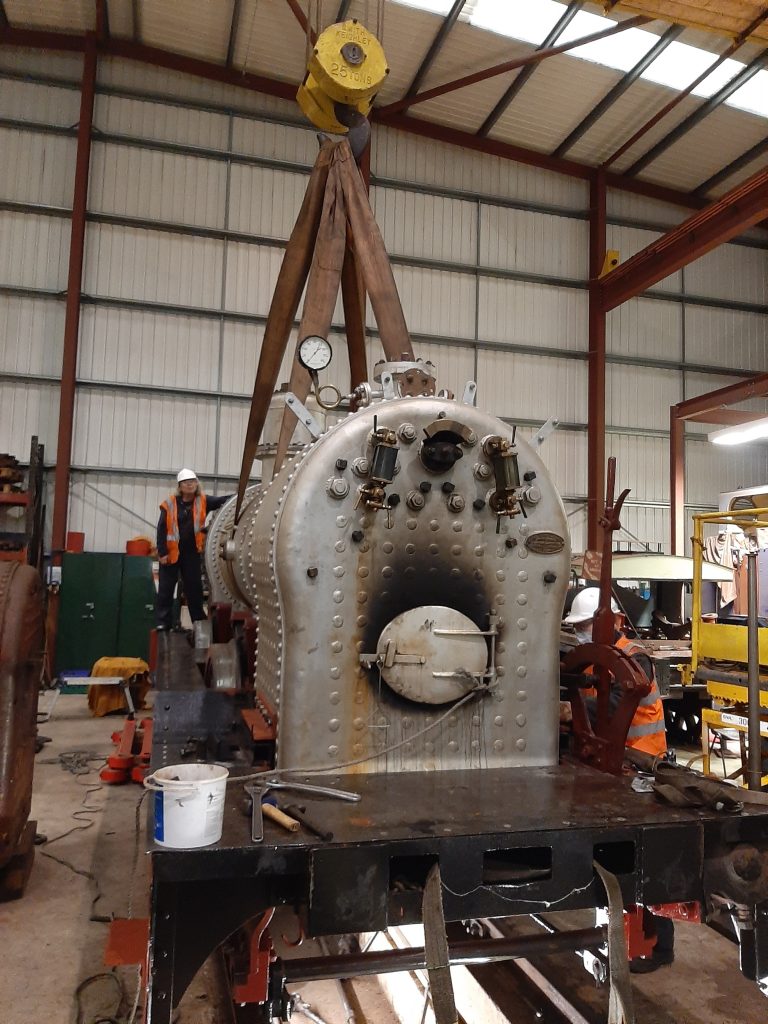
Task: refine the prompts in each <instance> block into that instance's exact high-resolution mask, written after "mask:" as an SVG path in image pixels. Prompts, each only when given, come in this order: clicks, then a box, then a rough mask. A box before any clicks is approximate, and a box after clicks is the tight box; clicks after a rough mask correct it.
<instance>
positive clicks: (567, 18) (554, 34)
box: [477, 0, 584, 137]
mask: <svg viewBox="0 0 768 1024" xmlns="http://www.w3.org/2000/svg"><path fill="white" fill-rule="evenodd" d="M583 6H584V0H572V2H571V3H569V4H568V6H567V7H566V9H565V11H564V12H563V14H562V16H561V17H560V18H559V19H558V20H557V23H556V24H555V25H553V26H552V28H551V29H550V32H549V35H548V36H547V37H546V39H544V41H543V42H542V43H541V44H540V45H539V46H537V47H536V49H537V50H546V49H547V48H548V47H550V46H554V44H555V43H556V42H557V40H558V39H559V38H560V36H561V35H562V34H563V32H564V31H565V30H566V28H568V26H569V25H570V23H571V22H572V21H573V19H574V18H575V17H576V15H577V14H578V13H579V11H580V10H581V8H582V7H583ZM537 67H538V65H537V64H529V65H528V66H527V67H524V68H521V70H520V72H519V74H518V75H517V76H516V77H515V80H514V81H513V82H512V84H511V85H510V86H509V88H508V89H507V90H506V92H505V93H504V95H503V96H502V97H501V99H500V100H499V101H498V103H497V104H496V106H495V107H494V108H493V110H492V111H491V112H490V114H489V115H488V117H486V119H485V120H484V121H483V123H482V124H481V125H480V127H479V129H478V131H477V134H478V135H480V136H481V137H484V136H486V135H487V134H488V132H489V131H490V130H491V128H493V126H494V125H495V124H496V122H497V121H498V120H499V118H500V117H501V115H502V114H503V113H504V111H505V110H506V109H507V107H508V106H509V105H510V103H511V102H512V100H514V98H515V97H516V96H517V94H518V93H519V92H520V90H521V89H522V88H523V86H524V85H525V83H526V82H527V81H528V79H529V78H530V77H531V75H532V74H533V73H534V71H535V70H536V68H537Z"/></svg>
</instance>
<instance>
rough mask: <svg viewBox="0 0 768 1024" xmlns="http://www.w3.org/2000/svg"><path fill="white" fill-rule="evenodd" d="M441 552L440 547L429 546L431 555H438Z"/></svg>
mask: <svg viewBox="0 0 768 1024" xmlns="http://www.w3.org/2000/svg"><path fill="white" fill-rule="evenodd" d="M439 550H440V548H439V547H438V545H437V544H430V545H429V553H430V554H431V555H436V554H437V553H438V551H439Z"/></svg>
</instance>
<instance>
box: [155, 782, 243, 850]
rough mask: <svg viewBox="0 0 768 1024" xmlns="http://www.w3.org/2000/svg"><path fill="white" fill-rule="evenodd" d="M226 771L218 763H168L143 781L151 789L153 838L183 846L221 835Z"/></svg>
mask: <svg viewBox="0 0 768 1024" xmlns="http://www.w3.org/2000/svg"><path fill="white" fill-rule="evenodd" d="M228 777H229V772H228V771H227V769H226V768H222V766H221V765H219V764H172V765H169V766H168V767H167V768H158V770H157V771H156V772H154V773H153V774H152V775H150V776H149V777H148V778H147V779H146V780H145V782H144V784H145V786H146V787H147V789H151V790H154V793H155V842H156V843H158V844H159V845H160V846H171V847H173V848H174V849H184V848H187V849H188V848H190V847H195V846H210V845H211V843H217V842H218V841H219V839H221V829H222V825H223V822H224V798H225V796H226V792H227V778H228Z"/></svg>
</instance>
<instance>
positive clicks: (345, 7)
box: [336, 0, 352, 22]
mask: <svg viewBox="0 0 768 1024" xmlns="http://www.w3.org/2000/svg"><path fill="white" fill-rule="evenodd" d="M351 6H352V0H341V3H340V4H339V9H338V11H337V12H336V21H337V22H338V21H346V20H347V15H348V14H349V8H350V7H351Z"/></svg>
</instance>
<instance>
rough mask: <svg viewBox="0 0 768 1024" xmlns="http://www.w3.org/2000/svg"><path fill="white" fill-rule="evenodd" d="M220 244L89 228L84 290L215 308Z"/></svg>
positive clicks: (218, 292) (112, 227) (138, 231)
mask: <svg viewBox="0 0 768 1024" xmlns="http://www.w3.org/2000/svg"><path fill="white" fill-rule="evenodd" d="M222 245H223V244H222V242H220V241H219V240H217V239H213V238H190V237H187V236H185V235H174V234H171V233H169V232H167V231H149V230H146V229H144V228H128V227H122V226H117V225H113V224H89V225H88V229H87V231H86V248H85V269H84V275H83V279H84V290H85V291H86V292H87V293H90V294H93V295H103V296H111V297H113V298H128V299H144V300H148V301H151V302H171V303H176V304H181V305H186V306H203V307H214V308H215V307H216V306H218V304H219V300H220V297H221V274H222Z"/></svg>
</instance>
